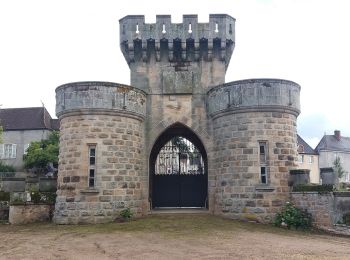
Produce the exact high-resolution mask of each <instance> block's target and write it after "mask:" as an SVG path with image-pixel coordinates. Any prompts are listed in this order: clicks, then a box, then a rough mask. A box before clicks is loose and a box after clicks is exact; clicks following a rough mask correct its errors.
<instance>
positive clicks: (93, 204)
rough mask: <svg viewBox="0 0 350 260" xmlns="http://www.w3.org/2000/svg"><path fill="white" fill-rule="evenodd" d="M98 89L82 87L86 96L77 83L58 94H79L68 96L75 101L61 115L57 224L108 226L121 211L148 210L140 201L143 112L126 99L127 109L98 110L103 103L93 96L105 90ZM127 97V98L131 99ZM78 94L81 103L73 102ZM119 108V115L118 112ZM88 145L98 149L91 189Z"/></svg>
mask: <svg viewBox="0 0 350 260" xmlns="http://www.w3.org/2000/svg"><path fill="white" fill-rule="evenodd" d="M87 85H88V84H87ZM99 85H100V86H101V87H100V88H98V87H97V86H98V84H96V83H95V86H94V87H91V85H90V86H85V93H84V95H82V93H81V92H80V90H79V88H81V87H82V86H81V84H79V86H76V88H74V86H72V85H70V86H69V87H68V88H61V89H60V90H61V91H67V89H68V91H72V89H73V93H74V90H75V91H76V92H77V93H74V94H72V95H73V96H74V97H75V99H76V100H75V102H73V101H72V102H71V103H69V104H70V106H69V109H68V110H67V111H69V113H68V116H67V115H66V114H64V112H65V111H64V112H63V115H61V128H60V157H59V175H58V183H59V184H58V191H57V203H56V210H55V222H56V223H59V224H67V223H100V222H106V221H112V220H113V219H115V218H116V217H117V216H118V213H119V211H120V210H121V209H123V208H126V207H129V208H131V209H132V210H133V212H135V213H136V215H137V214H141V213H142V212H143V211H144V210H145V208H146V206H147V200H145V199H143V198H145V196H142V193H145V192H146V190H147V185H148V183H147V181H146V176H144V175H145V171H144V168H145V166H144V151H143V150H144V139H143V138H144V132H143V131H144V129H143V117H142V114H136V113H135V111H136V112H137V111H142V109H135V108H137V104H135V103H131V101H132V99H130V98H129V99H128V103H127V104H128V105H130V106H126V107H124V108H123V107H122V106H120V107H119V108H112V106H110V107H109V108H108V107H104V108H101V107H100V106H106V103H103V102H101V103H98V102H95V101H93V100H94V97H95V96H103V94H104V93H105V92H104V91H105V90H106V86H104V84H102V83H100V84H99ZM111 88H112V89H111ZM120 88H121V87H120V86H117V85H115V86H114V87H110V88H107V90H108V91H112V92H113V93H120V92H118V91H121V90H120ZM97 89H99V90H100V92H97ZM60 90H59V91H60ZM101 92H102V93H101ZM130 92H131V91H130ZM130 92H126V93H127V94H128V95H134V94H133V93H131V94H130ZM63 93H65V92H63ZM59 94H60V93H59ZM78 95H80V97H81V100H79V101H80V102H77V96H78ZM140 95H141V94H140ZM63 96H66V95H65V94H63ZM112 97H113V95H112ZM121 97H122V98H123V97H124V95H122V96H121ZM118 101H119V100H118ZM134 101H135V102H139V100H134ZM88 102H90V104H89V109H87V110H86V107H84V112H82V109H81V108H80V106H86V104H87V103H88ZM116 103H117V102H116ZM130 103H131V104H130ZM120 104H122V102H120ZM110 105H112V103H111V104H110ZM129 107H131V108H132V110H131V111H130V110H129ZM65 108H66V109H67V102H66V106H65ZM118 109H120V112H116V111H118ZM91 145H93V146H94V147H96V155H95V158H96V163H95V172H94V175H95V176H94V177H95V179H94V182H95V184H94V185H93V186H91V185H89V146H91Z"/></svg>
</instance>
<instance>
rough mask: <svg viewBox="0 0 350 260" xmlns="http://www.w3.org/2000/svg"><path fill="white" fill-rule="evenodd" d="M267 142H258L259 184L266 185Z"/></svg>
mask: <svg viewBox="0 0 350 260" xmlns="http://www.w3.org/2000/svg"><path fill="white" fill-rule="evenodd" d="M267 154H268V151H267V142H266V141H260V142H259V160H260V161H259V164H260V182H261V183H263V184H267Z"/></svg>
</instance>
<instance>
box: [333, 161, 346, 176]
mask: <svg viewBox="0 0 350 260" xmlns="http://www.w3.org/2000/svg"><path fill="white" fill-rule="evenodd" d="M333 171H334V172H335V174H336V176H337V177H338V178H339V179H341V178H342V177H343V176H344V174H345V173H346V172H345V170H344V168H343V165H342V164H341V161H340V157H338V156H337V157H336V158H335V160H334V162H333Z"/></svg>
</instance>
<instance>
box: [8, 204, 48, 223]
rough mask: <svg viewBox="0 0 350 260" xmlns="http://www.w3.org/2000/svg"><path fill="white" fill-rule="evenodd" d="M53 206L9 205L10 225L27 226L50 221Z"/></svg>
mask: <svg viewBox="0 0 350 260" xmlns="http://www.w3.org/2000/svg"><path fill="white" fill-rule="evenodd" d="M52 210H53V205H31V204H28V205H11V206H10V214H9V222H10V224H28V223H33V222H43V221H49V220H51V212H52Z"/></svg>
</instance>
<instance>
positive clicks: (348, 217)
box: [343, 212, 350, 226]
mask: <svg viewBox="0 0 350 260" xmlns="http://www.w3.org/2000/svg"><path fill="white" fill-rule="evenodd" d="M343 223H344V224H345V225H347V226H350V212H349V213H346V214H344V215H343Z"/></svg>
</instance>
